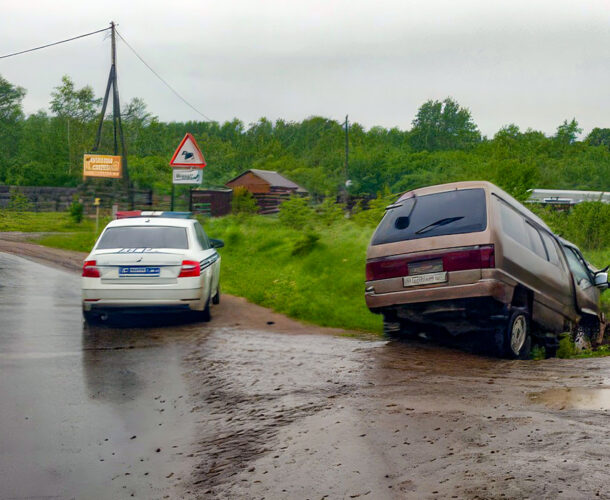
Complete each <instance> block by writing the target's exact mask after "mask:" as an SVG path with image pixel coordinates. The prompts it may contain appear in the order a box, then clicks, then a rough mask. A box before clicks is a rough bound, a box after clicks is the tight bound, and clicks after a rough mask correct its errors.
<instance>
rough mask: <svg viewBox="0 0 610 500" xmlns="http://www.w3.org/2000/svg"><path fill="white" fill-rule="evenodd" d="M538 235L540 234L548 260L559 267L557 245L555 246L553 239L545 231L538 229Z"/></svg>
mask: <svg viewBox="0 0 610 500" xmlns="http://www.w3.org/2000/svg"><path fill="white" fill-rule="evenodd" d="M540 235H541V236H542V241H543V242H544V246H545V247H546V252H547V254H548V255H549V262H551V264H555V265H556V266H557V267H561V264H560V262H559V255H558V254H557V247H556V246H555V245H556V243H555V240H554V239H553V238H552V237H551V236H550V235H549V234H547V233H546V232H545V231H540Z"/></svg>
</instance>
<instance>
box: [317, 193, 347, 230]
mask: <svg viewBox="0 0 610 500" xmlns="http://www.w3.org/2000/svg"><path fill="white" fill-rule="evenodd" d="M316 211H317V214H318V219H319V221H320V222H321V223H322V224H323V225H325V226H332V225H333V224H335V223H337V222H339V221H342V220H343V219H345V215H344V213H343V205H341V204H339V203H335V200H334V198H333V197H331V196H327V197H326V198H324V201H323V202H322V203H320V204H319V205H318V206H317V210H316Z"/></svg>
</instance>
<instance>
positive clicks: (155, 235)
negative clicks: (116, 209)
mask: <svg viewBox="0 0 610 500" xmlns="http://www.w3.org/2000/svg"><path fill="white" fill-rule="evenodd" d="M108 248H181V249H186V248H188V240H187V237H186V228H184V227H168V226H125V227H110V228H108V229H106V231H105V232H104V234H103V235H102V238H101V239H100V242H99V243H98V244H97V249H98V250H104V249H108Z"/></svg>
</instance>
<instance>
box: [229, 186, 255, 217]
mask: <svg viewBox="0 0 610 500" xmlns="http://www.w3.org/2000/svg"><path fill="white" fill-rule="evenodd" d="M231 211H232V212H233V213H234V214H236V215H251V214H255V213H257V212H258V204H257V203H256V199H255V198H254V196H253V195H252V193H251V192H250V191H248V190H247V189H246V188H245V187H243V186H238V187H236V188H235V189H234V190H233V200H232V201H231Z"/></svg>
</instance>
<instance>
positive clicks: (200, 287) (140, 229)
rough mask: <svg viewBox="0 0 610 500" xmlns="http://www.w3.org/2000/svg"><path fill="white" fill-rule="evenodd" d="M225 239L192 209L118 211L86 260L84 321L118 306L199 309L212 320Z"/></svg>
mask: <svg viewBox="0 0 610 500" xmlns="http://www.w3.org/2000/svg"><path fill="white" fill-rule="evenodd" d="M222 246H224V243H223V242H222V241H221V240H214V239H209V238H208V237H207V235H206V234H205V231H204V230H203V228H202V227H201V224H199V222H198V221H197V220H195V219H192V218H190V213H189V212H140V211H131V212H119V213H118V214H117V220H114V221H112V222H110V223H109V224H108V225H107V226H106V227H105V228H104V231H103V232H102V234H101V235H100V237H99V239H98V240H97V242H96V243H95V246H94V247H93V250H92V251H91V253H90V254H89V256H88V257H87V258H86V259H85V263H84V265H83V274H82V292H83V315H84V317H85V320H87V321H92V320H98V319H100V318H101V319H105V318H106V317H107V316H108V314H109V313H111V312H113V311H119V310H121V311H124V312H125V311H127V312H136V313H146V312H148V311H156V310H160V309H161V310H167V311H170V312H174V311H175V312H179V311H189V310H190V311H195V312H196V314H198V315H199V317H200V319H201V320H203V321H209V320H210V318H211V315H210V303H211V302H213V303H214V304H218V303H219V301H220V285H219V277H220V255H218V252H217V251H216V248H220V247H222Z"/></svg>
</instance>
